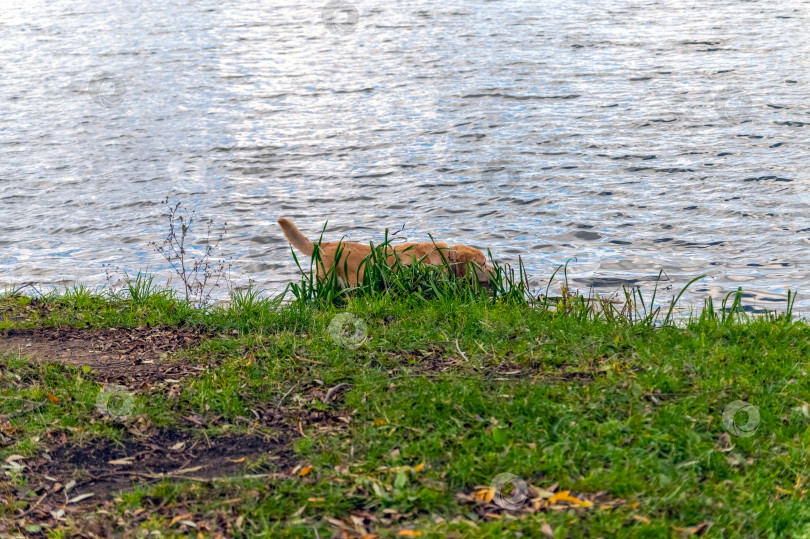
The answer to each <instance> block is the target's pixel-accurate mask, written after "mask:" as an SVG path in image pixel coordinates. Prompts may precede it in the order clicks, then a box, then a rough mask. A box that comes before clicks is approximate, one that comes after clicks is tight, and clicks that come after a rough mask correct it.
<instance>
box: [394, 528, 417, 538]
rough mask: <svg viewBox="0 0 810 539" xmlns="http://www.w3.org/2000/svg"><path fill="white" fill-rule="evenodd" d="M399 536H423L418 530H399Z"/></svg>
mask: <svg viewBox="0 0 810 539" xmlns="http://www.w3.org/2000/svg"><path fill="white" fill-rule="evenodd" d="M397 535H399V536H400V537H419V536H420V535H422V532H420V531H417V530H399V533H398V534H397Z"/></svg>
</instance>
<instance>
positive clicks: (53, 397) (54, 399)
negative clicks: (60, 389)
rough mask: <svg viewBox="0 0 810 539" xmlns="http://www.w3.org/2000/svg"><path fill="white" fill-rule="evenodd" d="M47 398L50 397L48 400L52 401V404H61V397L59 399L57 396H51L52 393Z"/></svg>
mask: <svg viewBox="0 0 810 539" xmlns="http://www.w3.org/2000/svg"><path fill="white" fill-rule="evenodd" d="M46 396H47V397H48V400H49V401H51V402H52V403H54V404H59V397H57V396H56V395H51V394H50V393H48V394H47V395H46Z"/></svg>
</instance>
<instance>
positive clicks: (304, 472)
mask: <svg viewBox="0 0 810 539" xmlns="http://www.w3.org/2000/svg"><path fill="white" fill-rule="evenodd" d="M311 471H312V466H306V467H304V468H303V469H302V470H301V471H300V472H298V477H305V476H306V475H308V474H309V472H311Z"/></svg>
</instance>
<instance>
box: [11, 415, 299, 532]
mask: <svg viewBox="0 0 810 539" xmlns="http://www.w3.org/2000/svg"><path fill="white" fill-rule="evenodd" d="M147 432H148V434H147V433H145V434H144V435H143V436H141V437H135V438H132V437H130V436H128V437H127V439H126V440H123V441H121V442H114V441H112V440H107V439H103V440H93V441H91V442H89V443H86V444H80V445H79V444H74V443H59V442H65V440H64V439H63V440H59V439H58V438H59V437H60V436H59V435H57V436H56V437H55V438H54V439H53V441H54V442H56V445H54V446H53V447H52V448H51V449H50V450H49V451H47V452H44V453H43V454H41V455H40V456H38V457H35V458H31V459H24V460H21V461H19V462H21V463H22V464H24V470H25V471H24V473H25V475H26V477H27V478H28V488H26V489H25V491H24V492H23V491H19V492H17V493H16V494H13V493H9V492H3V491H4V490H5V489H4V488H2V483H0V493H2V494H3V495H6V496H9V495H12V496H14V497H17V498H27V499H28V500H29V502H30V504H29V506H28V508H27V509H26V510H25V511H24V512H22V513H18V514H16V515H14V516H13V517H11V520H13V521H15V522H16V524H15V525H14V526H15V527H18V528H19V527H21V526H24V525H27V524H30V523H34V524H47V525H48V526H52V525H55V524H56V523H57V520H60V521H64V518H65V516H70V515H71V514H74V515H86V514H88V512H94V511H97V510H101V509H104V510H108V509H111V508H112V505H111V504H112V499H113V497H114V496H115V495H117V493H119V492H121V491H126V490H129V489H131V488H133V487H134V486H137V485H145V484H152V483H157V482H159V481H163V480H165V479H169V480H171V481H197V482H210V481H216V480H217V479H218V478H227V477H230V476H233V475H235V474H238V473H245V472H248V470H247V469H246V467H247V466H249V465H250V466H251V468H250V469H249V473H250V474H256V475H262V474H264V475H267V476H268V477H271V476H275V475H280V476H284V474H288V473H290V472H291V471H292V470H293V469H294V468H295V466H296V465H297V464H298V463H297V461H296V460H295V454H294V452H293V451H292V449H291V448H290V442H291V440H292V436H293V435H292V434H291V433H290V434H288V433H287V431H281V432H282V433H281V434H278V435H271V434H232V435H224V436H219V437H211V438H209V437H202V438H201V437H200V436H199V435H198V434H197V435H195V433H194V431H193V430H175V429H154V428H148V429H147ZM62 436H64V435H62ZM259 458H262V460H261V461H260V463H257V459H259ZM153 501H154V506H155V508H154V509H153V510H155V511H158V510H159V509H160V508H161V507H162V506H163V505H165V504H166V503H167V500H161V499H154V500H153ZM144 503H145V504H149V503H150V502H149V501H148V500H145V501H144ZM102 512H103V513H104V511H102ZM150 513H151V511H150V512H146V513H145V514H143V515H142V517H143V518H147V517H148V516H149V514H150ZM105 514H106V513H105ZM11 523H12V522H11V521H6V522H5V524H6V525H8V524H11ZM98 524H99V525H100V526H107V525H105V524H102V523H101V522H99V523H98ZM108 524H112V523H108ZM3 527H4V524H3V522H0V532H2V530H3ZM108 531H109V530H108ZM0 534H2V533H0ZM34 535H36V534H34ZM98 536H100V537H103V536H109V534H108V533H106V532H105V533H101V534H99V535H98Z"/></svg>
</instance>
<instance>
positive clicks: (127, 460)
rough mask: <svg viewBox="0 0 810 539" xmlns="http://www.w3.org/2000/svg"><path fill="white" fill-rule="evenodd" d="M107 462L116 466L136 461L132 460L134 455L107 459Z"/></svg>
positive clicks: (127, 464) (128, 464)
mask: <svg viewBox="0 0 810 539" xmlns="http://www.w3.org/2000/svg"><path fill="white" fill-rule="evenodd" d="M107 464H112V465H114V466H130V465H132V464H134V461H133V460H132V457H126V458H123V459H116V460H109V461H107Z"/></svg>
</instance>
